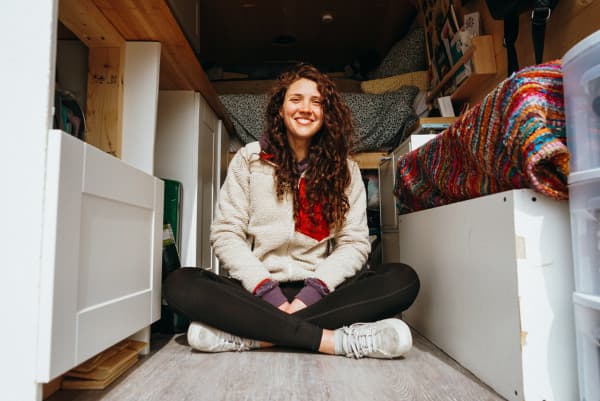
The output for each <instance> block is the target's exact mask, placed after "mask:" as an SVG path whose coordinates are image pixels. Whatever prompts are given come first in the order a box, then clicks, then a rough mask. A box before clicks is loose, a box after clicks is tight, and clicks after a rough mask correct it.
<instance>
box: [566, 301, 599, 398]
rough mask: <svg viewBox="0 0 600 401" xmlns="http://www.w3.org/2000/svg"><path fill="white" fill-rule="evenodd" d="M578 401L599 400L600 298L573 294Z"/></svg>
mask: <svg viewBox="0 0 600 401" xmlns="http://www.w3.org/2000/svg"><path fill="white" fill-rule="evenodd" d="M573 304H574V308H575V335H576V341H577V371H578V373H579V399H580V400H581V401H584V400H585V401H597V400H600V297H595V296H592V295H585V294H579V293H574V294H573Z"/></svg>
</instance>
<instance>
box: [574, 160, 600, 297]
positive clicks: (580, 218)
mask: <svg viewBox="0 0 600 401" xmlns="http://www.w3.org/2000/svg"><path fill="white" fill-rule="evenodd" d="M569 209H570V213H571V237H572V245H573V266H574V269H575V291H577V292H580V293H585V294H591V295H598V296H600V168H598V169H594V170H587V171H584V172H579V173H573V174H571V175H569Z"/></svg>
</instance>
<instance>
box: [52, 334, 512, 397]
mask: <svg viewBox="0 0 600 401" xmlns="http://www.w3.org/2000/svg"><path fill="white" fill-rule="evenodd" d="M98 400H102V401H109V400H110V401H149V400H155V401H171V400H173V401H175V400H177V401H199V400H210V401H219V400H235V401H238V400H245V401H252V400H257V401H258V400H261V401H262V400H273V401H278V400H285V401H308V400H310V401H326V400H335V401H337V400H349V401H350V400H351V401H357V400H360V401H370V400H373V401H375V400H376V401H386V400H390V401H413V400H414V401H421V400H423V401H430V400H431V401H471V400H472V401H488V400H489V401H496V400H503V398H502V397H500V396H499V395H497V394H496V393H494V392H493V391H491V390H490V389H489V388H488V387H486V386H485V385H483V384H482V383H481V382H480V381H478V380H477V379H476V378H475V377H474V376H473V375H472V374H471V373H469V372H468V371H466V370H465V369H463V368H462V367H461V366H460V365H458V364H457V363H456V362H455V361H453V360H452V359H450V358H449V357H448V356H447V355H445V354H444V353H442V352H441V351H440V350H439V349H437V348H436V347H435V346H433V345H432V344H431V343H430V342H428V341H427V340H426V339H424V338H423V337H421V336H419V335H418V334H415V335H414V347H413V348H412V350H411V351H410V352H409V353H408V354H407V355H406V357H405V358H401V359H397V360H377V359H366V358H365V359H360V360H354V359H350V358H345V357H340V356H326V355H320V354H311V353H305V352H296V351H293V350H286V349H281V348H279V349H278V348H273V349H269V350H261V351H251V352H235V353H234V352H228V353H220V354H204V353H199V352H195V351H191V350H190V348H189V347H188V346H187V341H186V339H185V336H184V335H181V334H179V335H175V336H168V337H166V336H159V337H157V338H154V339H153V346H152V350H151V353H150V354H149V355H148V356H146V357H143V358H142V359H141V360H140V361H139V362H138V363H137V365H135V366H134V367H133V368H132V369H131V370H130V371H129V372H128V373H126V374H125V375H124V376H123V377H121V378H120V379H119V380H118V381H116V382H115V383H113V384H112V385H111V386H110V387H108V388H107V389H106V390H103V391H93V390H87V391H79V390H77V391H76V390H61V391H59V392H58V393H56V394H54V395H53V396H52V397H50V398H48V401H98Z"/></svg>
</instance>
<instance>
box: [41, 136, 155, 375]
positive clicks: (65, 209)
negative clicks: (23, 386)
mask: <svg viewBox="0 0 600 401" xmlns="http://www.w3.org/2000/svg"><path fill="white" fill-rule="evenodd" d="M46 188H47V190H46V202H45V209H44V213H45V219H44V238H43V260H42V280H41V296H40V316H41V321H40V327H39V336H38V337H39V338H38V344H39V358H38V373H37V376H38V377H37V378H38V380H39V381H47V380H49V379H51V378H53V377H56V376H57V375H59V374H61V373H63V372H65V371H66V370H68V369H70V368H72V367H73V366H76V365H77V364H79V363H81V362H83V361H85V360H86V359H88V358H90V357H91V356H93V355H95V354H97V353H98V352H100V351H102V350H104V349H105V348H107V347H109V346H110V345H112V344H114V343H116V342H118V341H119V340H121V339H123V338H125V337H127V336H129V335H131V334H133V333H135V332H136V331H138V330H141V329H142V328H144V327H146V326H148V325H150V324H151V323H152V322H153V321H154V320H156V319H158V317H159V311H160V269H161V258H160V255H161V253H160V252H161V248H162V242H161V237H160V234H161V232H162V208H163V183H162V181H160V180H158V179H156V178H155V177H152V176H150V175H147V174H145V173H143V172H141V171H139V170H136V169H134V168H133V167H130V166H128V165H127V164H125V163H123V162H122V161H120V160H118V159H116V158H114V157H112V156H108V155H106V154H104V153H102V152H101V151H99V150H98V149H96V148H94V147H92V146H89V145H86V144H84V143H83V142H81V141H79V140H77V139H75V138H73V137H71V136H69V135H67V134H64V133H62V132H60V131H51V132H50V135H49V137H48V163H47V185H46Z"/></svg>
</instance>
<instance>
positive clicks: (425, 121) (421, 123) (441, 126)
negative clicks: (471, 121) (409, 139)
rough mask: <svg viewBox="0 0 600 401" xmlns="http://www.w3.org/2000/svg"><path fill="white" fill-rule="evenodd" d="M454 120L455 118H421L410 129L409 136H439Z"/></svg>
mask: <svg viewBox="0 0 600 401" xmlns="http://www.w3.org/2000/svg"><path fill="white" fill-rule="evenodd" d="M456 119H457V117H421V118H419V119H418V120H417V122H416V123H415V124H414V125H413V126H412V127H411V129H410V134H411V135H421V134H439V133H440V132H442V131H443V130H445V129H446V128H448V127H449V126H450V124H452V123H454V121H456Z"/></svg>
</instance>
